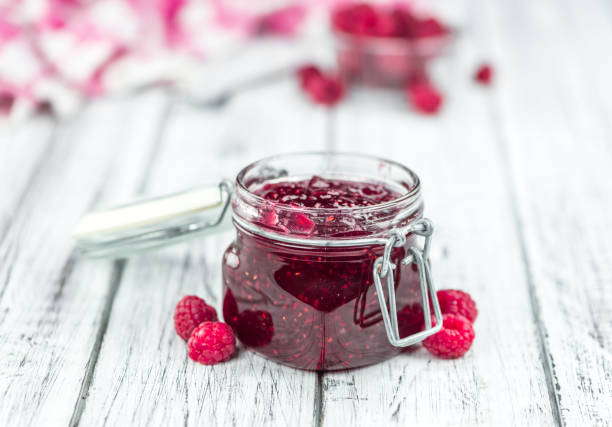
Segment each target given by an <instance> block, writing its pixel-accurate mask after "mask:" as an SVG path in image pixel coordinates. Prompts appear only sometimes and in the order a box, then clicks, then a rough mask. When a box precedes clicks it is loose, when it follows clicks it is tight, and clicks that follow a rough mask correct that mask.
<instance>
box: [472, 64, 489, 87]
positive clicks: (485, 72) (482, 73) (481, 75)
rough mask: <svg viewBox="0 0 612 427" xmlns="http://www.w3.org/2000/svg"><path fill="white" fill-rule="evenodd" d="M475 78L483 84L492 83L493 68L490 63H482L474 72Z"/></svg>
mask: <svg viewBox="0 0 612 427" xmlns="http://www.w3.org/2000/svg"><path fill="white" fill-rule="evenodd" d="M474 80H476V81H477V82H478V83H480V84H483V85H488V84H491V81H492V80H493V68H492V67H491V65H490V64H481V65H480V66H479V67H478V69H477V70H476V72H475V73H474Z"/></svg>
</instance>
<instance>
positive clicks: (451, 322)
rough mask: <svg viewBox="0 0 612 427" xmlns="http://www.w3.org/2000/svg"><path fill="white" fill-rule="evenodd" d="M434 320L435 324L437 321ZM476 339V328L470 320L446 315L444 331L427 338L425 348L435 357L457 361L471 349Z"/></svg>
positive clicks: (443, 324)
mask: <svg viewBox="0 0 612 427" xmlns="http://www.w3.org/2000/svg"><path fill="white" fill-rule="evenodd" d="M432 320H433V323H434V324H435V319H432ZM474 337H475V334H474V328H473V327H472V324H471V323H470V321H469V320H468V319H466V318H465V317H463V316H459V315H456V314H444V315H443V316H442V330H441V331H440V332H438V333H437V334H435V335H432V336H430V337H428V338H426V339H425V340H424V341H423V346H424V347H425V348H426V349H427V350H428V351H429V352H430V353H431V354H433V355H434V356H437V357H440V358H442V359H456V358H458V357H461V356H463V355H464V354H465V353H466V352H467V351H468V350H469V349H470V347H471V346H472V342H473V341H474Z"/></svg>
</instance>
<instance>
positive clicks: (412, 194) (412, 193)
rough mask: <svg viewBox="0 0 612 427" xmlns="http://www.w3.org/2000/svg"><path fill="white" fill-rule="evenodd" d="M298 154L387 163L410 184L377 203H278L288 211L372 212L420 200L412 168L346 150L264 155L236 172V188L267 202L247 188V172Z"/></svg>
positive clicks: (418, 179)
mask: <svg viewBox="0 0 612 427" xmlns="http://www.w3.org/2000/svg"><path fill="white" fill-rule="evenodd" d="M298 156H327V157H354V158H359V159H365V160H373V161H378V162H380V163H381V164H387V165H390V166H394V167H396V168H398V169H399V170H401V171H402V172H404V173H406V174H407V176H409V177H410V179H411V180H412V184H411V185H410V187H408V188H407V187H404V188H407V190H408V191H407V192H406V193H404V194H402V195H401V196H400V197H398V198H396V199H393V200H389V201H387V202H383V203H378V204H375V205H369V206H352V207H351V206H346V207H341V208H316V207H303V206H291V205H288V204H284V203H278V205H280V206H281V207H282V208H283V209H284V210H288V211H290V210H295V211H296V212H312V213H320V214H326V213H332V212H336V213H338V212H341V213H342V212H346V213H354V212H360V213H361V212H372V211H376V210H379V209H388V208H392V207H394V206H398V205H401V204H402V203H404V202H407V201H409V200H410V199H414V200H413V203H414V204H417V203H419V202H420V193H421V180H420V178H419V176H418V175H417V174H416V173H415V172H414V171H413V170H412V169H410V168H408V167H407V166H404V165H403V164H401V163H399V162H396V161H395V160H390V159H385V158H383V157H379V156H374V155H370V154H364V153H354V152H347V151H314V150H313V151H301V152H291V153H285V154H276V155H273V156H268V157H264V158H261V159H259V160H256V161H254V162H252V163H250V164H248V165H247V166H245V167H244V168H242V169H241V170H240V172H238V175H236V188H237V189H239V190H241V191H245V192H246V193H248V195H249V197H250V198H252V200H253V201H255V202H257V203H262V204H263V203H269V201H268V200H266V199H264V198H263V197H261V196H260V195H258V194H256V193H254V192H253V191H251V190H250V189H249V186H248V184H247V183H246V182H245V178H246V175H247V173H248V172H249V171H251V170H253V169H254V168H256V167H257V166H259V165H261V164H264V163H266V162H270V161H272V160H277V159H288V158H290V157H298ZM410 206H412V204H410Z"/></svg>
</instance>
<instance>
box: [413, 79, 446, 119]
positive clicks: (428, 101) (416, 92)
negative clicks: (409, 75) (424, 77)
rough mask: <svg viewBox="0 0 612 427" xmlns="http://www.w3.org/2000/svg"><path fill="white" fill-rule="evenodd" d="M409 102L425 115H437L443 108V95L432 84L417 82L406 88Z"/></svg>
mask: <svg viewBox="0 0 612 427" xmlns="http://www.w3.org/2000/svg"><path fill="white" fill-rule="evenodd" d="M406 98H407V99H408V102H410V104H412V106H413V107H414V108H415V109H416V110H417V111H419V112H421V113H423V114H435V113H437V112H438V110H439V109H440V107H442V101H443V98H442V94H441V93H440V92H439V91H438V89H436V88H435V87H434V86H433V85H432V84H431V83H429V82H427V81H420V80H419V81H417V82H416V83H411V84H409V85H408V86H407V87H406Z"/></svg>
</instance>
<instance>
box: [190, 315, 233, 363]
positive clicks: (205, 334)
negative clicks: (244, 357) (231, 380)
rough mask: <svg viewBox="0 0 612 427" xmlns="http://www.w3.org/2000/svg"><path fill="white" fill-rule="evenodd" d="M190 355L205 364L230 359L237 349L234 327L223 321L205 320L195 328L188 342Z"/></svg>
mask: <svg viewBox="0 0 612 427" xmlns="http://www.w3.org/2000/svg"><path fill="white" fill-rule="evenodd" d="M187 348H188V354H189V357H190V358H191V359H192V360H194V361H196V362H198V363H201V364H203V365H215V364H217V363H220V362H224V361H226V360H228V359H229V358H230V357H231V356H232V354H234V351H235V350H236V338H234V331H233V330H232V327H231V326H229V325H228V324H226V323H223V322H204V323H202V324H200V326H198V327H197V328H195V329H194V330H193V333H192V334H191V338H189V341H188V342H187Z"/></svg>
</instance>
